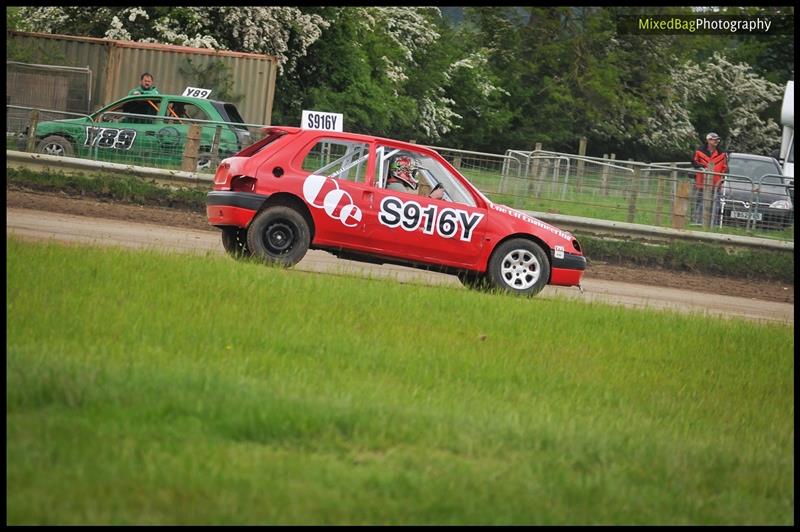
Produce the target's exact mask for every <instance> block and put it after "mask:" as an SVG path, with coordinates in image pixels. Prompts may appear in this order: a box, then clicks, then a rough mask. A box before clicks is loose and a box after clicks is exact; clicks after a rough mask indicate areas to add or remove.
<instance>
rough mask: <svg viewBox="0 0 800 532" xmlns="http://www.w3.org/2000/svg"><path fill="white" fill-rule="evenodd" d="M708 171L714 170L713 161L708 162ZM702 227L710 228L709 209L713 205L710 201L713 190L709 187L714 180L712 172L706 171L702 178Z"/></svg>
mask: <svg viewBox="0 0 800 532" xmlns="http://www.w3.org/2000/svg"><path fill="white" fill-rule="evenodd" d="M707 170H708V171H709V172H713V171H714V163H713V162H712V163H708V169H707ZM703 179H704V180H703V228H704V229H710V228H711V209H712V208H713V206H712V205H711V201H712V199H713V197H714V194H713V190H712V189H711V183H713V181H714V174H711V173H708V174H705V176H704V178H703Z"/></svg>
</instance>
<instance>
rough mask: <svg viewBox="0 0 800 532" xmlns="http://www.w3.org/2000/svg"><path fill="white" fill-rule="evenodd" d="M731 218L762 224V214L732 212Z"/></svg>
mask: <svg viewBox="0 0 800 532" xmlns="http://www.w3.org/2000/svg"><path fill="white" fill-rule="evenodd" d="M731 218H739V219H740V220H755V221H757V222H760V221H761V218H762V216H761V213H760V212H749V211H731Z"/></svg>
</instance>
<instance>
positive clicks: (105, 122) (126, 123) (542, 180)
mask: <svg viewBox="0 0 800 532" xmlns="http://www.w3.org/2000/svg"><path fill="white" fill-rule="evenodd" d="M7 116H8V119H7V124H8V128H7V132H6V135H7V149H15V150H20V151H28V152H38V153H48V154H51V155H64V156H71V157H80V158H85V159H92V160H99V161H111V162H120V163H125V164H135V165H139V166H151V167H157V168H166V169H181V170H186V171H193V172H195V171H196V172H207V173H213V172H214V171H215V169H216V166H217V163H218V161H219V160H221V159H224V158H225V157H228V156H230V155H232V154H234V153H236V152H238V151H239V150H240V149H242V148H244V147H245V146H247V145H249V144H251V143H252V142H255V141H256V140H258V139H259V138H261V135H262V130H263V128H264V127H265V126H263V125H260V124H238V123H229V122H218V121H209V120H198V119H193V118H190V117H185V116H177V115H176V116H152V115H147V114H134V113H119V112H110V113H109V112H106V113H102V114H100V115H95V116H94V117H92V116H89V115H84V114H78V113H67V112H63V111H53V110H47V109H37V108H33V107H25V106H14V105H9V106H7ZM428 147H430V148H433V149H435V150H436V151H437V152H439V153H440V154H441V155H442V156H443V157H444V158H445V159H446V160H447V161H448V162H450V164H452V165H453V166H454V167H455V168H456V169H458V170H459V171H460V172H461V173H462V174H463V175H464V176H465V177H467V178H468V179H469V180H470V181H471V182H472V183H473V184H474V185H476V186H477V187H478V188H479V189H480V190H481V191H482V192H483V193H484V194H486V195H487V196H488V197H489V198H490V199H492V201H495V202H497V203H502V204H505V205H508V206H511V207H513V208H518V209H524V210H531V211H538V212H548V213H555V214H566V215H573V216H580V217H586V218H596V219H601V220H608V221H619V222H628V223H637V224H646V225H653V226H660V227H672V228H677V229H697V230H704V231H714V232H723V233H731V234H740V235H758V236H771V237H775V238H781V239H793V238H794V207H793V198H792V196H793V188H790V187H791V185H789V184H787V182H786V181H785V180H784V178H783V177H782V176H780V175H778V174H768V175H764V176H763V177H758V178H752V177H749V176H744V175H737V174H726V175H725V176H724V179H723V180H722V181H721V182H720V183H715V181H716V180H715V177H714V173H713V172H707V171H698V170H696V169H694V168H692V167H691V165H690V164H689V163H688V162H666V163H643V162H638V161H633V160H628V161H621V160H614V159H613V158H608V157H604V158H598V157H586V156H578V155H575V154H568V153H559V152H550V151H544V150H534V151H520V150H508V151H507V152H506V153H505V154H493V153H484V152H476V151H469V150H458V149H453V148H446V147H440V146H428ZM698 183H699V186H698Z"/></svg>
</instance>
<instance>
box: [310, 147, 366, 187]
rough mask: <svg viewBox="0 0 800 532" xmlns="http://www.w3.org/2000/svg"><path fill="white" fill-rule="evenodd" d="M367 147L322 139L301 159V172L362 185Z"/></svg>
mask: <svg viewBox="0 0 800 532" xmlns="http://www.w3.org/2000/svg"><path fill="white" fill-rule="evenodd" d="M368 156H369V145H368V144H366V143H363V142H354V141H349V140H342V139H329V138H323V139H320V140H318V141H317V143H316V144H314V146H313V147H312V148H311V150H310V151H309V152H308V153H307V154H306V156H305V157H304V158H303V166H302V168H303V170H306V171H308V172H311V173H312V174H316V175H324V176H327V177H333V178H335V179H345V180H347V181H353V182H355V183H363V182H364V178H365V171H366V168H367V158H368Z"/></svg>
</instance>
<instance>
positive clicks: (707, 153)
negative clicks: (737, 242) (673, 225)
mask: <svg viewBox="0 0 800 532" xmlns="http://www.w3.org/2000/svg"><path fill="white" fill-rule="evenodd" d="M720 140H721V139H720V137H719V135H717V134H716V133H713V132H712V133H709V134H708V135H706V143H705V144H704V145H703V146H700V147H699V148H697V149H696V150H695V152H694V155H693V156H692V166H693V167H694V168H696V169H698V170H703V171H705V172H714V173H713V175H712V176H711V187H712V192H713V193H712V195H711V196H712V200H711V202H712V203H711V205H712V206H713V208H712V211H711V225H712V226H714V225H716V222H717V220H716V219H717V214H718V211H719V194H720V190H721V189H722V175H723V174H725V173H727V172H728V154H727V153H725V151H723V150H722V149H721V148H720V147H719V143H720ZM707 177H708V174H707V173H705V174H704V173H702V172H698V173H696V174H695V176H694V209H692V223H694V224H695V225H699V224H702V223H703V187H704V186H705V182H706V178H707Z"/></svg>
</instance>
